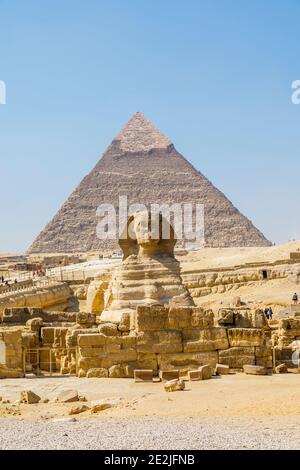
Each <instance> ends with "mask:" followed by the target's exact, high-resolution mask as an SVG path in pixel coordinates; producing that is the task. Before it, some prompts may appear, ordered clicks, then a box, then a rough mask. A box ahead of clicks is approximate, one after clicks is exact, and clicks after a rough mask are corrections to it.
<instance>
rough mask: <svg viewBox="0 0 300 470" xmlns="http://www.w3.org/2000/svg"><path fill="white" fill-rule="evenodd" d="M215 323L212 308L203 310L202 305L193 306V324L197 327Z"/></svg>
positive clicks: (206, 326) (207, 326)
mask: <svg viewBox="0 0 300 470" xmlns="http://www.w3.org/2000/svg"><path fill="white" fill-rule="evenodd" d="M213 324H214V314H213V311H212V310H203V309H202V308H201V307H193V308H192V314H191V326H192V327H195V328H210V327H212V326H213Z"/></svg>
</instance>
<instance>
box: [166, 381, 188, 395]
mask: <svg viewBox="0 0 300 470" xmlns="http://www.w3.org/2000/svg"><path fill="white" fill-rule="evenodd" d="M164 387H165V391H166V392H177V391H180V390H184V389H185V383H184V381H183V380H182V379H175V380H169V381H168V382H166V383H165V384H164Z"/></svg>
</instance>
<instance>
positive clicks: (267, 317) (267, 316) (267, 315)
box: [264, 308, 269, 320]
mask: <svg viewBox="0 0 300 470" xmlns="http://www.w3.org/2000/svg"><path fill="white" fill-rule="evenodd" d="M264 314H265V317H266V319H267V320H269V309H268V308H265V309H264Z"/></svg>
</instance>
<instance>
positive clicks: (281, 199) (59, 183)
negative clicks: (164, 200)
mask: <svg viewBox="0 0 300 470" xmlns="http://www.w3.org/2000/svg"><path fill="white" fill-rule="evenodd" d="M299 24H300V1H299V0H86V1H83V0H81V1H79V0H42V1H41V0H26V1H25V0H0V80H4V81H5V82H6V85H7V104H6V105H5V106H0V171H1V180H0V181H1V183H0V188H1V194H2V203H1V204H0V252H3V251H22V250H25V249H26V248H27V246H28V245H29V244H30V242H31V241H32V240H33V239H34V238H35V236H36V235H37V234H38V232H39V231H40V230H41V229H42V228H43V226H44V225H45V224H46V222H48V220H49V219H50V218H51V217H52V216H53V215H54V214H55V213H56V211H57V209H58V208H59V207H60V206H61V204H62V203H63V202H64V200H65V199H66V197H67V196H68V195H69V194H70V192H71V191H72V190H73V189H74V187H75V186H76V185H77V184H78V183H79V182H80V180H81V179H82V177H83V176H84V175H85V174H87V173H88V172H89V171H90V169H91V168H92V167H93V166H94V164H95V163H96V161H97V160H98V158H99V156H100V155H101V154H102V153H103V151H104V150H105V148H106V147H107V145H108V144H109V143H110V141H111V140H112V139H113V138H114V136H115V134H116V133H117V132H118V131H119V129H120V128H121V127H122V126H123V125H124V123H125V122H126V121H127V120H128V118H129V117H130V116H131V114H132V113H134V112H135V111H142V112H144V114H145V115H146V116H147V117H148V118H150V119H151V120H152V121H153V122H154V123H155V124H156V125H157V126H158V127H159V128H160V129H161V130H162V131H163V132H164V133H165V134H166V135H167V136H168V137H170V138H171V140H172V141H173V142H174V143H175V146H176V148H177V149H178V150H179V151H180V152H181V153H183V154H184V155H185V156H186V158H188V159H189V160H190V161H191V162H192V163H193V164H194V165H195V167H196V168H197V169H199V170H200V171H202V172H203V173H204V174H205V175H206V176H207V177H208V178H209V179H210V180H211V181H212V182H213V183H214V184H215V185H216V186H217V187H218V188H219V189H221V190H222V191H223V192H224V193H225V194H226V195H227V196H228V197H229V198H230V199H231V200H232V202H233V203H234V204H235V205H236V206H237V207H238V208H239V209H240V210H241V211H242V212H243V213H244V214H245V215H247V216H248V217H249V218H250V219H251V220H252V221H253V222H254V223H255V225H257V226H258V228H260V229H261V230H262V231H263V232H264V233H265V235H266V236H267V237H269V238H270V239H271V240H272V241H274V242H277V243H278V242H284V241H287V240H289V239H291V238H300V218H299V200H300V158H299V153H300V145H299V143H300V142H299V124H300V105H299V106H296V105H293V104H292V102H291V93H292V90H291V83H292V81H293V80H296V79H300V62H299V57H300V27H299Z"/></svg>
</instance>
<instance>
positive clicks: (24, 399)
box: [20, 390, 41, 405]
mask: <svg viewBox="0 0 300 470" xmlns="http://www.w3.org/2000/svg"><path fill="white" fill-rule="evenodd" d="M40 401H41V397H39V396H38V395H37V394H36V393H34V392H32V391H31V390H23V391H22V392H21V394H20V403H25V404H27V405H33V404H35V403H39V402H40Z"/></svg>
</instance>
